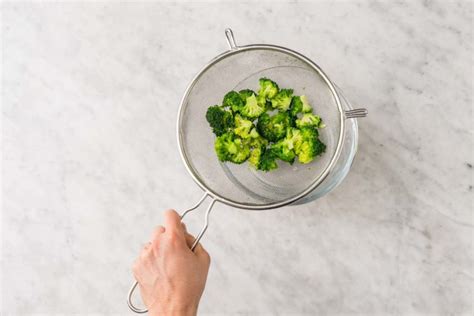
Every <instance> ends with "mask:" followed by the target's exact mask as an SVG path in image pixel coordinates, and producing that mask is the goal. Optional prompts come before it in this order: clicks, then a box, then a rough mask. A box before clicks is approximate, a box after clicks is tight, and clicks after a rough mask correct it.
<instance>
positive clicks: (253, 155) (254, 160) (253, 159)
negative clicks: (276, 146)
mask: <svg viewBox="0 0 474 316" xmlns="http://www.w3.org/2000/svg"><path fill="white" fill-rule="evenodd" d="M264 151H265V147H264V146H258V147H255V148H253V149H252V150H251V151H250V156H249V159H248V161H249V164H250V165H252V166H254V167H255V169H258V168H259V166H260V161H261V158H262V154H263V152H264Z"/></svg>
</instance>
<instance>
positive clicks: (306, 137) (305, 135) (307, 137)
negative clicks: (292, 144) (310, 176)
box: [295, 127, 326, 164]
mask: <svg viewBox="0 0 474 316" xmlns="http://www.w3.org/2000/svg"><path fill="white" fill-rule="evenodd" d="M300 133H301V136H302V143H301V145H300V146H299V148H298V149H297V150H296V149H295V153H296V154H297V155H298V160H299V162H301V163H303V164H306V163H309V162H311V161H313V159H314V157H316V156H318V155H321V154H322V153H323V152H325V151H326V145H325V144H324V143H323V142H321V140H319V138H318V135H319V134H318V131H317V130H316V129H314V128H312V127H303V128H302V129H301V130H300Z"/></svg>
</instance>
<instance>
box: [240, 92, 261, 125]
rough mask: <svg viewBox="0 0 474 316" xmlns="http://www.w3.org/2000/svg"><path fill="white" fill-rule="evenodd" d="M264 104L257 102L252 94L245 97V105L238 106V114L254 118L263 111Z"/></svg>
mask: <svg viewBox="0 0 474 316" xmlns="http://www.w3.org/2000/svg"><path fill="white" fill-rule="evenodd" d="M265 110H266V108H265V106H262V105H261V104H258V102H257V97H256V96H255V95H254V94H253V95H251V96H249V97H248V98H247V100H246V101H245V105H244V106H243V107H242V108H240V114H242V115H243V116H245V117H248V118H251V119H255V118H257V117H259V116H260V115H261V114H262V113H263V112H265Z"/></svg>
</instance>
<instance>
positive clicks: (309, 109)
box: [300, 95, 313, 113]
mask: <svg viewBox="0 0 474 316" xmlns="http://www.w3.org/2000/svg"><path fill="white" fill-rule="evenodd" d="M300 100H301V102H302V103H303V113H311V112H313V108H312V107H311V105H310V104H309V102H308V98H307V97H306V96H305V95H302V96H300Z"/></svg>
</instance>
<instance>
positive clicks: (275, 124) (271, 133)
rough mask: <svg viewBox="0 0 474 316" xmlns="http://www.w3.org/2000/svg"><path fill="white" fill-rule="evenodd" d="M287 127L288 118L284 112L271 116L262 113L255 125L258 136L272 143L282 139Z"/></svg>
mask: <svg viewBox="0 0 474 316" xmlns="http://www.w3.org/2000/svg"><path fill="white" fill-rule="evenodd" d="M289 126H290V117H289V116H288V113H286V112H279V113H277V114H275V115H273V116H270V115H268V114H267V113H264V114H262V115H261V116H260V118H259V119H258V123H257V129H258V132H259V133H260V135H262V136H263V137H265V138H266V139H268V140H269V141H272V142H276V141H278V140H279V139H281V138H283V137H284V136H285V134H286V129H287V128H288V127H289Z"/></svg>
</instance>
